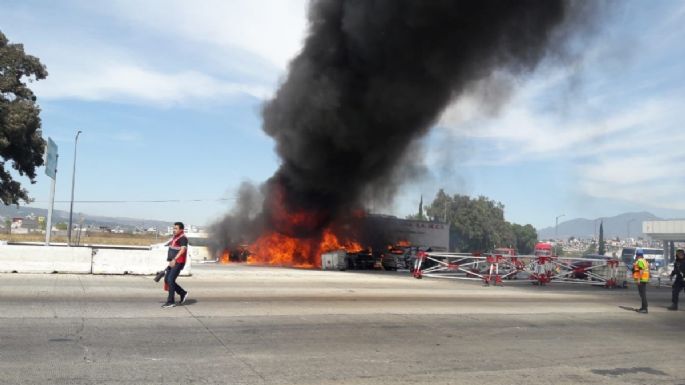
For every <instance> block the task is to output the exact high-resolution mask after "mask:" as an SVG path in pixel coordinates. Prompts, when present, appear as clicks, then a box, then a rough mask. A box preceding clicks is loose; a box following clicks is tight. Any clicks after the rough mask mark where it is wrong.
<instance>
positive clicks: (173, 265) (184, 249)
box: [162, 222, 188, 308]
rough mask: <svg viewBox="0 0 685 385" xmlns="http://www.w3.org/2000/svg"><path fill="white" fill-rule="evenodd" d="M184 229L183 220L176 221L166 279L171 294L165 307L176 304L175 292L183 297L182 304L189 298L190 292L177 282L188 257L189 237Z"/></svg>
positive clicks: (168, 254)
mask: <svg viewBox="0 0 685 385" xmlns="http://www.w3.org/2000/svg"><path fill="white" fill-rule="evenodd" d="M183 229H184V226H183V222H176V223H174V237H173V238H172V239H171V241H169V243H168V245H169V252H168V253H167V261H169V268H168V269H167V270H168V271H167V274H166V276H165V277H164V281H165V282H166V283H167V284H168V285H169V295H168V297H167V301H166V303H165V304H164V305H162V307H164V308H167V307H174V306H176V303H175V298H174V297H175V294H178V295H179V296H180V297H181V301H180V302H179V303H180V304H183V303H184V302H185V301H186V299H187V298H188V292H187V291H185V290H183V288H182V287H181V286H180V285H179V284H178V283H176V278H178V275H179V274H181V270H183V267H184V266H185V265H186V257H187V256H188V238H186V235H185V232H184V231H183Z"/></svg>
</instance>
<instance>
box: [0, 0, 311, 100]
mask: <svg viewBox="0 0 685 385" xmlns="http://www.w3.org/2000/svg"><path fill="white" fill-rule="evenodd" d="M41 12H42V13H41ZM55 12H57V15H56V16H57V17H55V16H54V15H53V14H54V13H55ZM59 12H62V13H63V15H61V16H60V14H59ZM62 16H63V17H62ZM76 20H87V21H84V22H83V23H78V22H76V23H75V22H74V21H76ZM0 23H2V24H3V25H5V26H6V28H7V29H8V30H9V31H11V32H12V33H11V34H10V38H11V39H12V40H15V41H20V42H22V43H25V45H26V49H27V52H29V53H30V54H33V55H35V56H37V57H39V58H40V59H41V61H42V62H43V63H44V64H45V65H46V66H47V67H48V72H49V76H48V78H47V79H46V80H43V81H40V82H37V83H35V84H34V85H33V86H32V88H33V89H34V90H35V91H36V93H37V95H38V96H39V98H41V99H65V98H66V99H80V100H87V101H93V100H95V101H115V102H124V103H146V104H153V105H161V106H169V105H188V104H194V103H202V104H206V103H222V102H226V101H228V102H230V98H232V97H234V96H236V95H241V94H243V95H249V96H252V97H255V98H258V99H265V98H269V97H271V95H272V94H273V92H274V91H275V89H276V87H277V85H278V84H277V80H278V77H279V76H281V75H282V73H283V72H284V70H285V67H286V64H287V62H288V60H289V59H290V58H291V57H292V56H294V55H295V54H296V53H297V51H298V50H299V49H300V46H301V44H302V38H303V36H304V28H305V26H306V22H305V2H304V0H302V1H300V0H298V1H297V2H293V1H288V2H283V1H275V0H273V1H267V0H262V1H231V2H222V1H203V2H198V3H188V2H184V1H152V0H151V1H145V2H133V1H128V0H121V1H113V2H106V3H102V2H98V3H93V2H86V1H80V0H78V1H74V2H70V3H67V4H65V5H64V7H56V8H54V9H53V8H51V7H47V8H46V9H44V10H42V11H41V10H39V11H37V12H29V10H27V9H25V8H23V7H19V6H17V7H10V8H8V9H7V10H6V12H5V14H4V15H0ZM38 23H40V24H41V25H42V26H43V28H40V29H36V28H29V27H27V26H32V25H36V24H38ZM5 32H6V31H5ZM138 37H140V38H138Z"/></svg>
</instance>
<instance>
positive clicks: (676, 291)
mask: <svg viewBox="0 0 685 385" xmlns="http://www.w3.org/2000/svg"><path fill="white" fill-rule="evenodd" d="M675 258H676V259H675V262H673V271H672V272H671V279H673V277H675V282H673V292H672V294H671V301H672V302H673V304H672V305H671V306H669V307H668V310H678V296H679V295H680V291H681V290H683V289H685V282H683V276H685V252H684V251H683V249H678V250H677V251H676V252H675Z"/></svg>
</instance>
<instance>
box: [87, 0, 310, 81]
mask: <svg viewBox="0 0 685 385" xmlns="http://www.w3.org/2000/svg"><path fill="white" fill-rule="evenodd" d="M106 4H108V5H105V8H109V9H107V11H106V12H107V13H113V14H114V15H116V16H117V17H119V18H122V19H124V20H127V21H128V22H130V23H131V24H132V25H134V26H136V28H141V27H145V28H149V29H152V30H154V31H155V32H157V33H160V34H163V35H171V36H174V37H175V38H177V39H183V40H190V41H195V42H197V43H200V44H210V45H213V46H215V47H218V48H220V49H234V48H239V49H242V50H244V51H246V52H252V53H254V54H256V55H258V56H260V57H262V58H264V59H266V60H268V61H269V62H271V63H272V64H273V65H275V66H277V67H278V68H280V69H285V67H286V64H287V63H288V61H289V60H290V59H291V58H292V57H293V56H294V55H295V54H296V53H297V52H298V51H299V50H300V48H301V46H302V42H303V38H304V30H305V27H306V13H305V11H306V1H305V0H288V1H282V0H232V1H222V0H214V1H209V0H205V1H200V2H188V1H182V0H171V1H170V0H147V1H144V2H141V1H133V0H119V1H115V2H110V3H106ZM102 6H103V4H98V5H97V7H102Z"/></svg>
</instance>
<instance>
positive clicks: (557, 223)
mask: <svg viewBox="0 0 685 385" xmlns="http://www.w3.org/2000/svg"><path fill="white" fill-rule="evenodd" d="M563 216H566V214H561V215H557V216H556V218H554V240H557V238H559V229H558V227H559V218H561V217H563Z"/></svg>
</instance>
